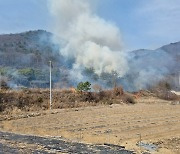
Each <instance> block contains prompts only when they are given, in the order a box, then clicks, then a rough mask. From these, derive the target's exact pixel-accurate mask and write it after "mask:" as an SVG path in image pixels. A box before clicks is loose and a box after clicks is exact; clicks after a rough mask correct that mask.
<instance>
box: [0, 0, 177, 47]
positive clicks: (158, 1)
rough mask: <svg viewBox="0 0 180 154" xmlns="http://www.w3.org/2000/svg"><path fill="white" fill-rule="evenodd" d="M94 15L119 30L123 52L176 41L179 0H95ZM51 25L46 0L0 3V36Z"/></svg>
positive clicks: (17, 0)
mask: <svg viewBox="0 0 180 154" xmlns="http://www.w3.org/2000/svg"><path fill="white" fill-rule="evenodd" d="M96 12H97V14H98V15H99V16H100V17H102V18H104V19H106V20H108V21H111V22H113V23H114V24H116V25H117V26H118V27H119V29H120V31H121V33H122V38H123V40H124V44H125V48H126V50H133V49H139V48H148V49H155V48H158V47H160V46H162V45H164V44H168V43H171V42H176V41H180V28H179V27H180V0H98V5H97V8H96ZM51 23H52V19H51V16H50V15H49V13H48V6H47V3H46V0H0V34H4V33H17V32H23V31H28V30H35V29H45V30H48V31H50V28H49V26H50V25H51Z"/></svg>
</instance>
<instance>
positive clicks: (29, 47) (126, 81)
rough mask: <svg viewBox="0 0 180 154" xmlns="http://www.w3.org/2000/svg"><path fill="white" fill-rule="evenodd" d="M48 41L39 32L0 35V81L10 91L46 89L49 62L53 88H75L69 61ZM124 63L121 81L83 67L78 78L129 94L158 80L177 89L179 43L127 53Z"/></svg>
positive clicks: (110, 75) (45, 36) (48, 36)
mask: <svg viewBox="0 0 180 154" xmlns="http://www.w3.org/2000/svg"><path fill="white" fill-rule="evenodd" d="M52 38H53V34H52V33H49V32H46V31H43V30H37V31H28V32H23V33H19V34H5V35H0V76H1V80H6V81H7V83H8V84H9V86H10V87H12V88H17V87H18V86H25V87H42V88H46V87H48V86H49V61H52V63H53V69H52V77H53V78H52V80H53V85H54V86H58V87H67V86H75V85H76V84H77V82H79V81H76V77H75V78H74V77H71V76H70V71H71V66H72V64H73V60H66V59H65V58H64V57H63V56H62V55H61V54H60V52H59V51H60V47H59V46H58V45H57V44H54V43H53V41H52ZM127 61H128V65H129V71H128V72H127V74H126V75H125V76H124V77H123V78H116V77H114V76H113V75H112V74H107V73H102V74H101V75H100V76H98V75H97V74H95V73H94V70H93V68H84V70H82V75H83V76H86V79H87V80H89V81H91V82H92V83H98V84H101V85H103V86H104V87H112V86H113V85H114V81H115V80H116V82H117V84H118V85H123V87H124V88H125V89H126V90H130V91H133V90H138V89H143V88H147V87H149V86H151V84H152V83H157V82H158V81H160V80H162V79H163V80H164V79H165V80H166V81H168V82H169V84H171V85H172V87H174V88H175V87H178V88H179V85H178V84H179V83H178V82H179V72H180V42H176V43H171V44H168V45H165V46H162V47H161V48H158V49H156V50H146V49H140V50H136V51H131V52H128V55H127ZM115 78H116V79H115Z"/></svg>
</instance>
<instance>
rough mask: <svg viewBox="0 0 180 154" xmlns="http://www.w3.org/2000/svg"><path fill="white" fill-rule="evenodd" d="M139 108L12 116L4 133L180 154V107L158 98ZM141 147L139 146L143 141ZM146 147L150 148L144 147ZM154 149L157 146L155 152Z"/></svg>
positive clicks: (111, 107)
mask: <svg viewBox="0 0 180 154" xmlns="http://www.w3.org/2000/svg"><path fill="white" fill-rule="evenodd" d="M137 102H138V103H137V104H135V105H127V104H112V105H106V106H103V105H100V106H92V107H83V108H74V109H54V110H51V111H41V113H38V112H34V113H29V115H27V113H26V116H22V115H23V113H22V115H21V116H19V117H18V115H16V116H14V117H15V118H13V116H12V115H11V118H9V120H8V118H6V120H2V121H1V122H0V127H1V130H3V131H10V132H15V133H20V134H33V135H39V136H56V137H63V138H65V139H69V140H70V141H75V142H84V143H92V144H104V143H111V144H115V145H122V146H125V147H126V149H128V150H133V151H136V152H137V153H139V152H140V151H147V150H149V152H150V153H163V154H165V153H170V154H173V153H176V154H178V153H180V105H172V104H171V102H170V101H164V100H160V99H157V98H154V97H145V98H140V99H137ZM140 135H141V140H142V142H141V143H142V144H141V147H139V146H137V143H138V142H139V141H140ZM144 144H146V145H145V146H144ZM151 145H153V146H156V147H155V149H153V148H152V147H151Z"/></svg>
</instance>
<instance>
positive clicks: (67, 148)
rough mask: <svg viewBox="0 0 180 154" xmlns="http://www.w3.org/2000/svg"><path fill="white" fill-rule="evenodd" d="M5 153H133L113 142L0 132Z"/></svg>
mask: <svg viewBox="0 0 180 154" xmlns="http://www.w3.org/2000/svg"><path fill="white" fill-rule="evenodd" d="M1 153H2V154H6V153H13V154H16V153H34V154H36V153H37V154H39V153H78V154H85V153H87V154H91V153H99V154H106V153H107V154H116V153H117V154H133V153H134V152H133V151H128V150H125V147H123V146H117V145H113V144H104V145H90V144H83V143H75V142H69V141H64V140H62V139H54V138H45V137H38V136H28V135H20V134H14V133H8V132H0V154H1Z"/></svg>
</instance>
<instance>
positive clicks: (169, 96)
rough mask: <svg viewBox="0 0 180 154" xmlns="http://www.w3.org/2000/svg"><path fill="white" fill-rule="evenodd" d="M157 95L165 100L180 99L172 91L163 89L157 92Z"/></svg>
mask: <svg viewBox="0 0 180 154" xmlns="http://www.w3.org/2000/svg"><path fill="white" fill-rule="evenodd" d="M157 96H158V97H159V98H161V99H164V100H178V99H179V97H178V96H177V95H176V94H175V93H172V92H171V91H167V90H161V91H158V92H157Z"/></svg>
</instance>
